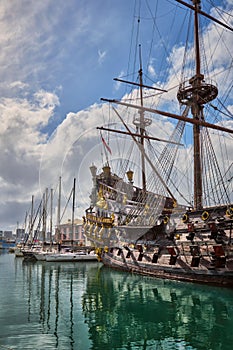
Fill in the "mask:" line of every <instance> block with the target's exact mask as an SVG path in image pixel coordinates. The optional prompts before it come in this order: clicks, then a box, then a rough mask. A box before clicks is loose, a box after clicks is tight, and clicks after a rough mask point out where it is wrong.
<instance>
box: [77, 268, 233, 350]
mask: <svg viewBox="0 0 233 350" xmlns="http://www.w3.org/2000/svg"><path fill="white" fill-rule="evenodd" d="M231 297H232V291H231V290H229V289H225V290H223V291H222V294H219V290H218V288H215V287H212V288H210V287H209V286H198V285H197V286H196V288H193V285H192V284H188V283H184V284H183V283H179V282H176V281H164V280H159V279H157V280H153V279H148V278H146V277H140V276H137V275H129V274H123V273H121V272H117V271H111V270H110V269H107V268H105V267H104V268H102V269H101V270H100V274H99V278H98V280H96V283H95V285H93V284H92V280H90V283H89V281H88V280H87V289H86V292H85V293H84V295H83V312H84V315H85V319H86V322H87V324H88V326H89V328H90V338H91V340H92V341H93V344H94V345H95V347H93V348H94V349H106V350H110V349H112V348H113V347H112V344H114V349H178V348H182V349H206V348H210V349H220V348H224V349H225V348H226V349H227V348H228V347H227V345H228V346H229V349H230V348H231V346H232V344H231V343H232V332H231V329H230V327H231V323H230V322H229V320H231V319H232V317H233V314H232V307H231V305H230V300H231ZM220 324H221V327H219V325H220ZM220 328H221V329H220ZM223 344H224V345H225V346H224V345H223Z"/></svg>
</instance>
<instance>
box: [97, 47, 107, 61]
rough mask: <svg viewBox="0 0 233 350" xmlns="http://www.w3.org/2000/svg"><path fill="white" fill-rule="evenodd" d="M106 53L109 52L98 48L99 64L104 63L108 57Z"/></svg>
mask: <svg viewBox="0 0 233 350" xmlns="http://www.w3.org/2000/svg"><path fill="white" fill-rule="evenodd" d="M106 54H107V52H106V51H101V50H98V63H99V64H102V63H103V62H104V60H105V58H106Z"/></svg>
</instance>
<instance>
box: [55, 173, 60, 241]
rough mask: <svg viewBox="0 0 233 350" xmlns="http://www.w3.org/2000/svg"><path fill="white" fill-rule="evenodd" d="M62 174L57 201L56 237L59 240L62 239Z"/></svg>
mask: <svg viewBox="0 0 233 350" xmlns="http://www.w3.org/2000/svg"><path fill="white" fill-rule="evenodd" d="M60 224H61V176H60V177H59V187H58V203H57V229H56V239H57V241H58V242H60V240H61V231H60Z"/></svg>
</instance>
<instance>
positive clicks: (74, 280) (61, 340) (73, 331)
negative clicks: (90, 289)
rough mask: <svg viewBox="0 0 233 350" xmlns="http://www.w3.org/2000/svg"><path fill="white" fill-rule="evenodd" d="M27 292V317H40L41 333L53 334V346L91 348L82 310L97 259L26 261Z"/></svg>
mask: <svg viewBox="0 0 233 350" xmlns="http://www.w3.org/2000/svg"><path fill="white" fill-rule="evenodd" d="M22 267H23V284H24V285H25V287H26V286H27V288H26V292H27V318H28V322H29V323H30V324H31V323H32V322H35V321H36V320H38V323H39V325H40V331H41V332H42V334H48V335H50V343H49V345H48V344H47V346H48V347H46V349H47V348H49V346H51V348H53V349H70V350H73V349H90V348H91V342H90V340H89V335H88V326H87V324H86V323H85V322H84V318H83V313H82V296H83V293H84V291H85V290H86V283H87V276H88V275H89V274H91V273H92V270H93V274H94V275H95V274H96V271H98V269H99V265H98V264H96V263H88V264H85V263H80V264H78V265H77V264H76V265H75V264H72V263H71V264H69V263H66V264H59V263H53V264H52V263H49V264H48V263H35V264H33V263H31V262H30V263H23V265H22Z"/></svg>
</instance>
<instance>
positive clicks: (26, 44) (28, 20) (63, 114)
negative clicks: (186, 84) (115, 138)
mask: <svg viewBox="0 0 233 350" xmlns="http://www.w3.org/2000/svg"><path fill="white" fill-rule="evenodd" d="M213 5H215V6H222V7H223V9H224V10H227V11H229V9H231V10H232V1H231V0H228V1H227V0H224V1H217V0H216V1H204V0H203V7H202V9H203V10H204V11H206V12H208V13H209V12H210V11H211V14H213V15H218V13H217V12H216V10H214V9H213ZM139 11H140V17H141V22H140V32H139V39H138V43H141V44H142V61H143V66H144V68H145V71H146V69H148V70H147V75H146V76H147V78H146V83H147V84H150V83H151V82H152V81H153V82H155V83H156V84H157V85H159V84H161V85H163V84H164V83H165V82H164V81H163V79H164V75H162V74H161V75H158V70H159V69H160V68H161V67H162V68H163V69H161V72H163V73H164V72H165V67H166V74H167V76H168V78H167V80H166V84H167V86H170V87H171V86H175V85H176V84H177V81H176V79H175V74H174V72H175V71H174V69H175V70H176V69H178V68H179V67H180V64H181V63H180V62H181V58H180V57H181V56H180V53H181V52H182V47H183V45H184V42H185V36H184V35H183V34H182V32H181V31H180V26H181V24H182V26H183V29H185V28H186V27H187V24H188V20H187V18H188V11H187V10H186V9H184V7H183V6H181V5H178V4H177V3H176V2H175V1H174V0H163V1H158V2H157V1H152V0H142V1H141V2H140V1H138V0H136V1H134V0H117V1H114V0H96V1H94V0H67V1H63V0H57V1H54V0H45V1H37V2H35V1H32V0H11V1H8V2H6V1H5V2H2V3H1V4H0V17H1V22H0V26H1V28H0V29H1V30H0V33H1V34H0V43H1V52H0V78H1V79H0V81H1V82H0V96H1V97H0V111H1V114H0V118H1V134H0V136H1V138H0V142H1V150H2V153H1V159H0V161H1V166H0V191H1V192H0V193H1V198H0V201H1V207H0V229H8V228H12V229H14V228H15V227H16V223H17V222H19V224H21V223H22V222H23V219H24V215H25V211H26V210H28V207H29V204H30V203H29V202H30V198H31V195H32V194H35V196H37V198H39V197H40V195H41V193H42V192H43V190H44V188H45V187H47V186H48V187H50V186H52V187H55V186H56V183H57V180H58V176H59V175H60V174H62V176H63V177H64V182H65V183H66V186H67V190H66V192H67V193H68V191H69V187H71V186H72V183H70V179H71V178H72V177H73V176H79V177H80V181H79V190H80V191H81V189H82V188H85V189H87V190H89V187H90V183H88V181H90V178H89V177H87V176H86V175H83V174H86V171H88V169H87V168H88V162H90V163H91V162H92V161H93V158H92V156H93V153H95V156H94V158H96V157H98V156H97V154H98V149H97V146H98V142H99V141H98V142H97V141H96V140H97V139H96V137H97V134H96V131H95V127H96V126H99V125H101V124H102V121H103V114H104V113H107V107H106V110H105V109H104V110H103V109H102V107H101V104H100V98H101V97H109V98H111V97H117V98H120V97H122V96H123V95H124V94H125V93H126V91H127V90H126V88H125V85H124V84H123V85H122V86H121V87H119V85H118V84H116V82H114V81H113V78H114V77H117V76H121V75H123V76H126V74H127V71H128V72H133V68H136V71H137V69H138V54H137V55H136V58H137V62H136V64H135V66H134V64H132V63H130V65H129V62H132V61H133V62H134V53H135V46H134V43H135V39H136V36H137V19H138V14H139ZM151 14H156V22H153V20H152V18H151ZM231 20H232V17H231ZM202 22H203V24H204V26H208V25H209V24H208V20H207V19H202ZM158 28H159V30H158ZM209 33H210V34H209V35H214V33H213V32H212V31H211V28H210V30H209ZM152 34H153V35H154V39H153V41H151V37H152ZM224 35H225V36H226V39H225V44H226V45H228V41H229V43H232V34H230V35H231V37H230V36H229V33H226V31H224ZM177 40H178V43H176V46H174V45H175V41H177ZM209 40H210V38H209ZM215 40H217V39H215ZM229 47H230V46H229ZM231 47H232V46H231ZM151 48H152V49H153V50H151ZM150 50H151V54H150V56H149V55H148V52H150ZM220 50H221V49H218V48H217V46H216V50H215V53H216V54H217V55H218V57H219V59H218V62H217V65H216V67H217V68H216V67H215V69H217V70H219V71H220V70H221V69H222V67H223V66H224V67H225V66H227V64H228V63H229V62H230V59H231V55H230V54H229V55H228V56H227V54H226V52H225V51H224V53H223V54H222V55H221V54H220ZM222 50H226V49H222ZM207 55H208V53H207ZM223 56H224V57H226V62H223V61H222V60H223V58H222V57H223ZM171 67H175V68H174V69H173V70H172V68H171ZM131 78H133V75H131V76H129V77H128V79H131ZM170 97H171V98H172V100H174V99H175V92H174V95H172V92H171V96H170ZM161 101H162V100H161ZM161 101H160V103H161ZM162 102H164V103H161V106H162V105H163V104H164V106H166V107H169V108H170V110H173V111H175V110H176V111H177V108H178V107H177V104H176V106H175V105H174V104H170V105H169V103H167V102H166V101H162ZM230 106H231V107H232V101H231V103H230V105H229V107H230ZM105 118H106V117H105ZM228 122H229V121H228ZM229 123H230V122H229ZM169 127H170V126H169ZM168 131H169V130H168ZM93 135H94V136H93ZM79 141H80V142H81V143H79ZM85 142H87V143H88V144H89V148H86V146H85ZM90 145H91V147H90ZM76 148H77V149H76ZM74 149H76V151H75V157H74V158H72V157H73V156H74V155H73V154H71V153H72V151H73V150H74ZM93 150H95V151H93ZM69 156H70V159H72V161H70V162H68V158H69ZM84 158H85V159H84ZM80 164H82V167H81V170H80ZM64 167H65V168H64ZM65 179H66V180H65ZM86 179H87V180H88V181H87V182H85V180H86ZM82 196H83V197H85V196H86V198H87V199H86V200H84V203H83V207H82V205H81V204H80V205H78V206H79V207H80V208H81V207H82V208H84V207H85V205H86V204H87V202H88V191H87V193H86V192H85V191H83V193H82ZM80 215H81V210H80V212H79V216H80Z"/></svg>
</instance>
